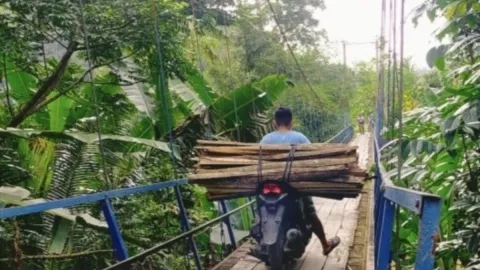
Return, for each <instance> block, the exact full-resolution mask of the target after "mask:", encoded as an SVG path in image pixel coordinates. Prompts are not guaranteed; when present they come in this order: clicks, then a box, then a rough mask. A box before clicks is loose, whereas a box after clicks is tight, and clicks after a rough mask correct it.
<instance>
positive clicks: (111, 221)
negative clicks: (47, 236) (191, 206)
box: [0, 125, 354, 270]
mask: <svg viewBox="0 0 480 270" xmlns="http://www.w3.org/2000/svg"><path fill="white" fill-rule="evenodd" d="M353 135H354V130H353V127H352V126H351V125H350V126H348V127H346V128H345V129H343V130H342V131H340V132H339V133H338V134H337V135H335V136H334V137H333V138H331V139H330V140H328V141H327V142H330V143H348V142H349V141H350V140H351V139H352V137H353ZM187 183H188V181H187V180H186V179H180V180H172V181H168V182H162V183H155V184H151V185H146V186H139V187H131V188H124V189H116V190H110V191H105V192H98V193H93V194H86V195H81V196H76V197H71V198H66V199H60V200H54V201H47V202H42V203H38V204H32V205H25V206H16V207H10V208H3V209H0V219H5V218H12V217H17V216H22V215H29V214H35V213H40V212H45V211H48V210H52V209H58V208H69V207H74V206H78V205H81V204H87V203H95V202H98V203H101V204H102V212H103V215H104V217H105V220H106V223H107V225H108V232H109V234H110V238H111V240H112V246H113V249H114V255H115V259H116V261H117V262H118V263H117V264H115V265H113V266H111V267H109V268H108V269H118V268H120V267H126V266H127V265H129V264H131V263H132V262H134V261H136V260H138V259H141V258H144V257H146V256H148V255H150V254H153V253H155V252H156V251H158V250H159V249H161V248H164V247H166V246H167V245H170V244H173V243H175V242H176V241H180V240H181V239H185V238H189V239H191V240H189V246H190V250H191V252H192V253H193V257H194V260H195V264H196V267H197V269H198V270H201V269H202V268H203V267H202V265H201V260H200V256H199V254H198V251H197V249H196V248H195V240H194V239H193V236H194V234H195V233H198V232H199V231H201V230H202V229H205V228H207V227H209V226H212V225H214V224H216V223H219V222H224V223H225V224H226V225H227V232H228V236H229V239H230V241H231V243H232V247H233V248H236V239H235V235H234V233H233V229H232V225H231V223H230V218H229V217H230V216H231V215H232V214H235V213H237V212H239V211H240V210H242V209H244V208H246V207H248V206H251V205H253V203H254V202H255V201H254V200H252V201H249V202H248V203H245V204H243V205H241V206H239V207H237V208H236V209H233V210H231V211H229V212H226V211H227V207H226V205H225V202H224V201H220V205H221V208H222V214H221V216H219V217H217V218H215V219H214V220H211V221H209V222H206V223H204V224H202V225H200V226H198V227H196V228H193V229H190V227H189V223H188V222H189V221H188V217H187V215H186V213H187V212H186V209H185V207H184V205H183V203H179V201H180V202H181V200H177V203H178V207H179V210H180V212H181V213H184V214H182V215H180V218H181V220H180V221H181V224H180V225H181V226H182V228H184V232H183V233H182V234H180V235H178V236H176V237H174V238H172V239H170V240H168V241H166V242H163V243H160V244H158V245H156V246H154V247H152V248H150V249H148V250H146V251H144V252H142V253H140V254H137V255H135V256H132V257H129V255H128V252H127V247H126V245H125V242H124V240H123V237H122V234H121V231H120V226H119V224H118V222H117V220H116V217H115V210H114V208H113V205H112V203H111V199H113V198H119V197H125V196H130V195H135V194H141V193H146V192H153V191H159V190H164V189H168V188H174V189H175V192H176V195H177V194H179V187H180V186H182V185H185V184H187ZM186 225H187V226H186ZM185 227H187V229H185Z"/></svg>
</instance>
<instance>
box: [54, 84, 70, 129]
mask: <svg viewBox="0 0 480 270" xmlns="http://www.w3.org/2000/svg"><path fill="white" fill-rule="evenodd" d="M55 94H56V93H52V94H51V96H53V95H55ZM72 105H73V101H72V100H71V99H69V98H68V97H66V96H61V97H60V98H58V99H57V100H55V101H53V102H52V103H50V104H48V114H49V116H50V130H52V131H63V129H64V128H65V123H66V121H67V117H68V113H69V112H70V109H71V108H72Z"/></svg>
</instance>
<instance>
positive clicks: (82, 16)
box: [79, 0, 112, 187]
mask: <svg viewBox="0 0 480 270" xmlns="http://www.w3.org/2000/svg"><path fill="white" fill-rule="evenodd" d="M79 4H80V19H81V24H82V32H83V35H84V42H85V51H86V53H87V68H88V72H87V73H88V79H87V80H88V81H89V84H90V86H91V87H92V96H93V105H94V108H95V110H94V113H95V118H96V121H95V125H96V129H97V135H98V148H99V150H100V162H101V164H102V168H103V174H104V177H105V181H107V183H108V184H109V185H110V187H111V185H112V182H110V180H109V176H108V172H107V165H106V163H105V151H104V149H103V141H102V133H101V130H100V112H99V109H98V96H97V90H96V88H95V85H94V83H93V70H92V58H91V57H92V56H91V52H90V44H89V42H88V29H87V25H86V22H85V14H84V3H83V0H79Z"/></svg>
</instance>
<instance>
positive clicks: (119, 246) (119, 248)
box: [102, 197, 128, 261]
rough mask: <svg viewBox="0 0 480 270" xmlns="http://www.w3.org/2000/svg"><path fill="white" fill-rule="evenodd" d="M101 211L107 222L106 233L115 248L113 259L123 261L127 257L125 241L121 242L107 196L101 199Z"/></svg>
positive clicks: (120, 235)
mask: <svg viewBox="0 0 480 270" xmlns="http://www.w3.org/2000/svg"><path fill="white" fill-rule="evenodd" d="M102 212H103V215H104V216H105V221H106V222H107V224H108V233H109V234H110V238H111V239H112V245H113V248H114V250H115V259H117V261H123V260H125V259H127V258H128V252H127V247H126V246H125V242H123V238H122V234H121V233H120V227H119V226H118V222H117V219H116V218H115V211H114V209H113V206H112V203H111V202H110V199H108V197H106V198H105V200H104V201H103V205H102Z"/></svg>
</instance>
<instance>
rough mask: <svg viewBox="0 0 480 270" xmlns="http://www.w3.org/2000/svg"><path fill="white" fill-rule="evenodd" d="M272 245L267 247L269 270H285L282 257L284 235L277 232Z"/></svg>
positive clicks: (285, 266) (285, 265)
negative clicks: (277, 235)
mask: <svg viewBox="0 0 480 270" xmlns="http://www.w3.org/2000/svg"><path fill="white" fill-rule="evenodd" d="M279 236H280V237H279V238H278V240H277V242H276V243H275V244H274V245H271V246H269V247H268V262H269V266H270V269H271V270H287V264H286V262H285V258H284V246H285V235H284V234H279Z"/></svg>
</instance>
